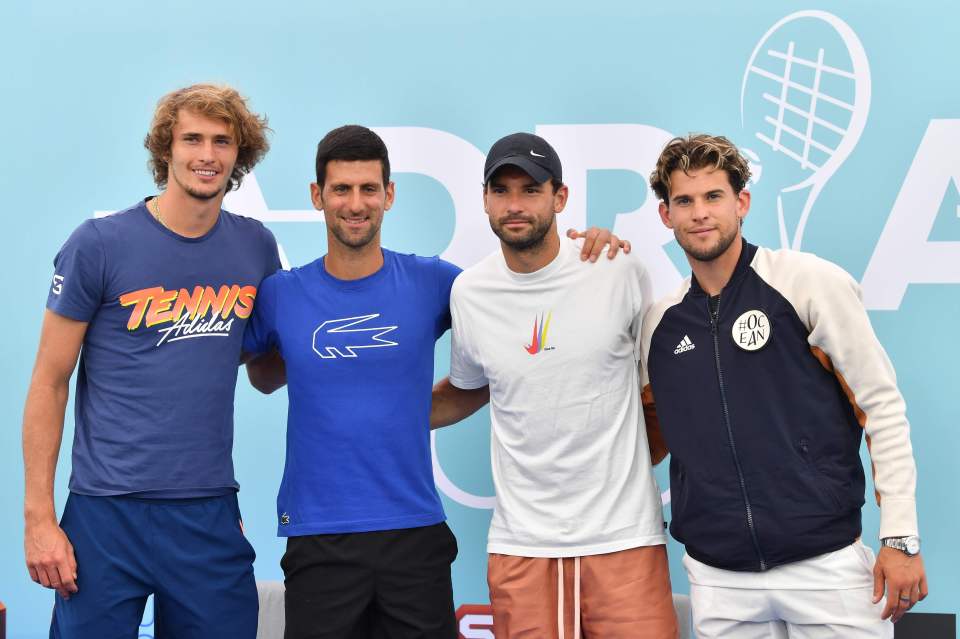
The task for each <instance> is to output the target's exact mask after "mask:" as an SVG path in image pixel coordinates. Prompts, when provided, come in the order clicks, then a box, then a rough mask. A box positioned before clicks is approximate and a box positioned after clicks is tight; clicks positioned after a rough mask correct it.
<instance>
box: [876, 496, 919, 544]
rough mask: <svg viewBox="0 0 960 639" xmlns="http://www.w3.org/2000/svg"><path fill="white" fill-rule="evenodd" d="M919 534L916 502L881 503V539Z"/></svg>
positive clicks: (910, 500) (890, 500) (887, 501)
mask: <svg viewBox="0 0 960 639" xmlns="http://www.w3.org/2000/svg"><path fill="white" fill-rule="evenodd" d="M919 534H920V533H919V528H918V526H917V502H916V500H914V499H884V500H883V501H881V502H880V539H883V538H884V537H906V536H909V535H919Z"/></svg>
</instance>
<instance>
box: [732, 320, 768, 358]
mask: <svg viewBox="0 0 960 639" xmlns="http://www.w3.org/2000/svg"><path fill="white" fill-rule="evenodd" d="M772 328H773V327H772V326H770V320H769V319H768V318H767V314H766V313H764V312H763V311H747V312H746V313H744V314H743V315H741V316H740V317H738V318H737V321H736V322H734V323H733V330H732V331H731V333H732V334H733V343H734V344H736V345H737V346H739V347H740V348H742V349H743V350H745V351H756V350H760V349H761V348H763V347H764V346H766V344H767V342H768V341H769V340H770V332H771V330H772Z"/></svg>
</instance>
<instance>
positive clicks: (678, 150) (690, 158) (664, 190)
mask: <svg viewBox="0 0 960 639" xmlns="http://www.w3.org/2000/svg"><path fill="white" fill-rule="evenodd" d="M705 167H709V168H711V169H713V170H717V169H721V170H723V171H726V172H727V179H728V180H729V181H730V186H731V187H732V188H733V192H734V193H736V194H738V195H739V193H740V191H742V190H743V189H744V187H746V186H747V181H748V180H749V179H750V166H749V164H747V160H746V159H745V158H744V157H743V155H741V154H740V151H738V150H737V147H735V146H734V145H733V143H732V142H731V141H730V140H728V139H727V138H725V137H723V136H722V135H707V134H706V133H691V134H690V135H687V136H686V137H676V138H673V139H672V140H670V141H669V142H667V145H666V146H665V147H663V151H661V152H660V157H659V158H657V167H656V168H655V169H654V170H653V173H651V174H650V188H652V189H653V192H654V193H656V194H657V197H658V198H660V199H661V200H663V201H664V202H667V203H669V202H670V176H671V175H673V172H674V171H683V172H684V173H686V174H688V175H689V173H690V171H695V170H697V169H702V168H705Z"/></svg>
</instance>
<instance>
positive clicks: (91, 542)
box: [23, 84, 280, 639]
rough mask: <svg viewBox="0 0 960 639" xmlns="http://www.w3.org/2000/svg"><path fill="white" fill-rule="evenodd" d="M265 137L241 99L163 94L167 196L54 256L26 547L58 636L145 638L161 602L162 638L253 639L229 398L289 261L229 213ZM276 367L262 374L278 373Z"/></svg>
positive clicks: (29, 424) (32, 444)
mask: <svg viewBox="0 0 960 639" xmlns="http://www.w3.org/2000/svg"><path fill="white" fill-rule="evenodd" d="M267 131H268V129H267V126H266V120H264V119H263V118H261V117H259V116H257V115H256V114H254V113H252V112H251V111H250V110H249V108H248V107H247V104H246V101H245V100H244V98H243V97H241V96H240V95H239V94H238V93H237V92H236V91H235V90H233V89H231V88H229V87H222V86H214V85H205V84H201V85H194V86H191V87H187V88H184V89H180V90H178V91H174V92H172V93H170V94H168V95H166V96H164V97H163V98H162V99H161V100H160V102H159V104H158V105H157V110H156V112H155V114H154V118H153V124H152V126H151V128H150V132H149V134H148V135H147V137H146V140H145V142H144V144H145V146H146V148H147V149H148V150H149V152H150V167H151V169H152V171H153V175H154V180H155V182H156V183H157V185H158V186H159V187H160V188H161V189H163V191H162V193H161V194H160V195H158V196H154V197H148V198H146V199H145V200H144V201H142V202H140V203H138V204H136V205H134V206H132V207H130V208H128V209H126V210H124V211H121V212H119V213H116V214H115V215H111V216H108V217H105V218H101V219H90V220H87V221H85V222H84V223H83V224H81V225H80V226H79V227H78V228H77V229H76V230H75V231H74V232H73V234H72V235H71V236H70V238H69V239H68V240H67V242H66V243H65V244H64V245H63V247H62V248H61V249H60V251H59V252H58V253H57V256H56V258H55V259H54V267H55V274H54V276H53V283H52V286H51V288H50V291H49V293H48V297H47V311H46V314H45V316H44V321H43V328H42V331H41V336H40V347H39V350H38V354H37V361H36V365H35V367H34V371H33V377H32V379H31V383H30V390H29V393H28V395H27V402H26V407H25V409H24V418H23V455H24V467H25V475H26V481H25V486H26V496H25V503H24V516H25V524H26V527H25V534H24V547H25V554H26V562H27V567H28V570H29V572H30V576H31V578H32V579H33V580H34V581H35V582H37V583H40V584H42V585H43V586H45V587H48V588H53V589H55V590H56V591H57V595H56V597H55V606H54V614H53V621H52V626H51V631H50V636H51V637H58V638H59V637H63V638H72V637H84V638H86V637H119V636H134V635H135V634H136V632H137V628H138V625H139V622H140V619H141V618H142V615H143V609H144V605H145V602H146V599H147V597H148V596H149V595H151V594H153V595H154V596H155V614H156V616H155V620H156V628H157V631H158V633H159V634H163V635H164V636H171V637H178V638H184V637H204V638H209V637H224V638H227V637H229V638H231V639H234V638H236V637H246V638H249V639H252V638H253V637H254V636H255V634H256V627H257V591H256V584H255V582H254V578H253V559H254V552H253V548H252V547H251V546H250V544H249V543H248V542H247V541H246V539H245V538H244V536H243V530H242V524H241V520H240V511H239V508H238V505H237V497H236V493H237V490H238V485H237V482H236V480H235V479H234V473H233V461H232V457H231V455H232V447H233V396H234V388H235V384H236V377H237V366H238V364H239V362H240V355H241V353H240V350H241V340H242V336H243V330H244V326H245V325H246V322H247V318H249V317H250V313H251V312H252V310H253V304H254V299H255V297H256V295H257V289H258V287H259V286H260V281H261V280H262V279H263V278H264V277H266V276H267V275H270V274H271V273H273V272H274V271H275V270H277V269H278V268H279V267H280V261H279V257H278V254H277V247H276V242H275V240H274V239H273V236H272V234H271V233H270V232H269V231H268V230H267V229H266V228H264V226H263V225H262V224H261V223H260V222H258V221H256V220H252V219H249V218H245V217H241V216H238V215H233V214H231V213H228V212H227V211H224V210H222V209H221V208H220V206H221V203H222V201H223V197H224V195H225V194H226V192H227V191H228V190H230V189H233V188H236V187H238V186H239V185H240V182H241V180H242V179H243V177H244V175H246V174H247V173H248V172H249V171H250V170H251V169H252V168H253V166H254V165H255V164H256V163H257V162H258V161H259V160H260V159H261V158H262V157H263V155H264V154H265V153H266V151H267V148H268V143H267V139H266V133H267ZM78 357H79V362H80V367H79V371H78V373H77V388H76V410H75V437H74V442H73V451H72V461H73V468H72V473H71V476H70V495H69V497H68V499H67V503H66V505H65V507H64V511H63V517H62V519H61V521H60V523H59V525H58V523H57V520H56V511H55V508H54V499H53V484H54V475H55V472H56V464H57V456H58V451H59V448H60V440H61V436H62V433H63V419H64V410H65V408H66V403H67V395H68V390H69V380H70V377H71V374H72V373H73V370H74V368H75V367H76V365H77V360H78ZM275 361H276V360H273V359H271V357H270V356H265V357H262V358H260V359H258V360H254V361H251V362H250V363H248V367H252V370H251V372H252V373H257V374H260V375H268V374H269V371H271V370H273V369H272V368H271V366H273V365H274V364H275ZM257 374H253V375H252V378H254V379H257Z"/></svg>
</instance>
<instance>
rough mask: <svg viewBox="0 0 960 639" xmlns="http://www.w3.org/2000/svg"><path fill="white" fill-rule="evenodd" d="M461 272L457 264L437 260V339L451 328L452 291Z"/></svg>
mask: <svg viewBox="0 0 960 639" xmlns="http://www.w3.org/2000/svg"><path fill="white" fill-rule="evenodd" d="M461 272H462V269H461V268H460V267H459V266H457V265H456V264H451V263H450V262H447V261H446V260H441V259H440V258H437V286H438V288H437V291H438V299H437V307H438V309H439V312H438V313H437V326H436V332H435V337H437V338H439V337H440V336H441V335H443V334H444V333H445V332H446V331H447V329H449V328H450V323H451V319H450V291H451V290H452V289H453V282H454V280H455V279H457V276H458V275H460V273H461Z"/></svg>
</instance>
